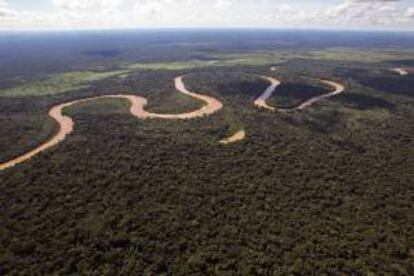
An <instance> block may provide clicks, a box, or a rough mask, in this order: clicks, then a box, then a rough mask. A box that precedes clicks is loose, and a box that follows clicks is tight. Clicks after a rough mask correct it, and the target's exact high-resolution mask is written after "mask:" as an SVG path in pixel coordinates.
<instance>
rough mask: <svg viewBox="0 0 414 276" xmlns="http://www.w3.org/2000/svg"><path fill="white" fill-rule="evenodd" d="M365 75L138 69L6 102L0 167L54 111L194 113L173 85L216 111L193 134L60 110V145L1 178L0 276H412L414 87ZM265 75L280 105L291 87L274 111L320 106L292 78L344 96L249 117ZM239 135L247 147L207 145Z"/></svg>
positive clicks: (1, 105) (362, 68)
mask: <svg viewBox="0 0 414 276" xmlns="http://www.w3.org/2000/svg"><path fill="white" fill-rule="evenodd" d="M275 60H276V59H275ZM269 61H273V60H269ZM385 66H387V64H384V63H378V64H374V65H372V67H373V68H376V69H377V68H383V67H385ZM367 67H369V65H367V64H362V65H361V64H360V63H347V64H346V65H344V64H343V63H342V62H335V61H329V62H326V63H325V62H322V61H319V60H318V61H315V60H303V59H300V60H291V61H289V62H288V63H286V64H284V65H283V66H279V67H278V70H277V71H276V72H269V69H268V66H267V65H266V66H240V65H237V66H229V67H224V66H223V67H222V66H207V67H202V68H201V67H200V68H196V67H194V68H192V69H191V70H188V67H181V69H184V68H185V69H186V70H183V71H170V70H165V71H162V70H160V71H154V70H139V71H137V72H130V73H129V74H128V76H126V77H125V79H122V80H121V79H119V77H118V75H114V76H113V78H106V79H104V80H101V81H99V82H92V83H91V84H90V86H91V89H90V90H89V91H88V92H87V93H88V94H85V93H86V92H77V93H78V94H76V93H66V94H61V95H56V96H54V97H33V98H4V99H2V100H1V101H0V114H1V116H0V118H2V121H1V125H2V128H1V129H0V137H1V141H0V145H1V146H2V147H3V148H2V149H0V153H1V154H2V158H3V159H6V158H7V157H11V156H15V155H16V154H19V153H20V151H21V150H22V149H29V148H31V147H32V145H33V143H37V142H38V141H37V142H32V140H33V139H36V138H37V137H40V138H42V135H41V134H40V133H47V132H48V131H45V130H42V128H43V125H44V121H45V118H46V114H45V112H46V110H48V108H49V107H50V106H52V105H53V104H56V103H60V102H66V101H70V100H74V99H77V98H80V97H86V96H95V95H100V94H102V93H103V94H105V93H107V94H111V93H113V91H123V92H125V93H131V94H138V95H142V96H144V97H146V98H148V100H149V103H150V106H149V108H150V109H151V110H156V111H157V112H181V111H182V110H188V109H194V108H195V107H197V106H199V104H200V103H198V102H197V101H194V100H191V99H189V98H187V97H184V96H182V95H180V94H179V93H177V92H176V91H174V88H173V82H172V80H173V78H174V77H175V76H177V75H179V74H184V73H189V74H187V77H186V80H185V81H186V84H187V86H188V88H189V89H190V90H193V91H197V92H200V93H205V94H209V95H212V96H214V97H217V98H219V99H220V100H221V101H222V102H223V103H224V108H223V110H221V111H220V112H218V113H217V114H214V115H213V116H210V117H207V118H201V119H195V120H189V121H166V120H137V119H136V118H134V117H133V116H131V115H130V114H129V113H128V112H127V111H128V108H127V107H128V103H127V102H126V101H123V100H99V101H96V102H88V103H84V104H79V105H77V106H74V107H71V108H69V109H68V110H67V111H66V112H68V113H69V114H70V115H71V116H72V117H73V118H74V121H75V122H76V129H75V132H74V133H73V134H71V135H70V136H69V137H68V139H67V140H65V141H64V142H63V143H62V144H60V145H59V146H57V147H55V148H53V149H50V150H48V151H47V152H45V153H43V154H41V155H39V156H37V157H36V158H34V159H33V160H31V161H30V162H27V163H24V164H22V165H20V166H18V167H16V168H12V169H10V170H6V171H2V172H0V179H1V181H0V189H1V191H2V193H0V202H2V203H3V204H2V206H1V210H2V212H0V221H1V224H0V245H1V246H0V274H2V275H3V274H4V275H9V274H10V275H14V274H59V275H83V274H85V275H342V274H343V275H377V274H378V275H381V274H389V275H399V274H402V275H404V274H406V275H411V274H413V272H414V267H413V258H414V248H413V245H414V235H413V233H414V228H413V225H414V220H413V216H412V214H413V211H414V210H413V204H412V190H413V187H412V183H413V182H412V179H413V178H414V144H413V143H414V140H413V131H414V129H413V126H414V95H413V94H412V87H413V86H412V84H413V80H414V78H413V76H412V75H409V76H407V77H405V78H402V77H401V76H398V75H393V74H391V73H390V72H388V71H387V70H370V69H369V68H368V69H367ZM164 69H166V68H164ZM263 74H272V75H274V76H277V77H281V78H283V79H284V80H286V82H287V84H286V87H284V88H283V87H281V88H282V90H281V91H280V92H281V95H277V94H276V95H275V97H274V98H273V99H272V101H276V102H279V101H280V99H279V98H278V96H282V97H283V96H289V91H288V90H290V89H293V90H294V91H291V94H290V95H293V97H292V98H289V99H287V100H286V104H291V101H297V100H300V101H302V100H306V98H308V97H310V96H313V95H314V94H315V93H316V94H318V93H320V92H322V91H323V92H326V88H324V87H321V86H320V84H318V82H313V81H310V80H309V79H306V78H304V77H303V76H302V74H303V75H304V76H309V77H312V78H313V77H315V78H324V79H335V80H338V81H341V82H342V83H344V84H345V85H346V87H347V91H346V93H344V94H341V95H339V96H336V97H333V98H331V99H329V100H326V101H323V102H320V103H318V104H315V105H314V106H312V107H310V108H309V109H307V110H305V111H302V112H293V113H289V114H284V113H273V112H268V111H264V110H259V109H257V108H255V107H254V105H253V101H254V99H256V97H257V96H258V95H259V94H261V93H262V92H263V90H264V89H265V88H266V87H267V86H268V83H266V82H265V81H263V80H262V79H260V78H259V77H257V75H263ZM322 88H323V89H322ZM239 128H244V129H246V131H247V139H246V140H245V141H242V142H240V143H237V144H233V145H229V146H222V145H219V144H218V143H217V141H219V140H220V139H221V138H223V137H226V136H227V135H229V134H231V133H232V132H233V131H235V130H238V129H239ZM50 130H51V129H49V131H50ZM49 135H50V133H49ZM19 137H20V138H19ZM22 137H23V138H22ZM43 138H44V136H43ZM19 139H20V140H19ZM11 145H13V146H11Z"/></svg>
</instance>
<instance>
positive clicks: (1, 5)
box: [0, 0, 15, 20]
mask: <svg viewBox="0 0 414 276" xmlns="http://www.w3.org/2000/svg"><path fill="white" fill-rule="evenodd" d="M14 16H15V13H14V12H13V10H11V9H10V8H9V5H8V4H7V3H6V2H5V1H2V0H0V20H1V19H5V18H11V17H14Z"/></svg>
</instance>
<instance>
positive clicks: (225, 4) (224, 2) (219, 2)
mask: <svg viewBox="0 0 414 276" xmlns="http://www.w3.org/2000/svg"><path fill="white" fill-rule="evenodd" d="M233 5H234V0H216V2H215V4H214V6H215V7H216V8H217V9H219V10H225V9H229V8H231V7H232V6H233Z"/></svg>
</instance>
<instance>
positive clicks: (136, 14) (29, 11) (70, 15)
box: [0, 0, 414, 31]
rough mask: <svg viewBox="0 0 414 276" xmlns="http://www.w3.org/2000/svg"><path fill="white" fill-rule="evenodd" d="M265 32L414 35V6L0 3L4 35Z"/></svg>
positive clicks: (232, 0) (362, 2) (390, 1)
mask: <svg viewBox="0 0 414 276" xmlns="http://www.w3.org/2000/svg"><path fill="white" fill-rule="evenodd" d="M150 27H155V28H165V27H191V28H193V27H206V28H210V27H228V28H234V27H237V28H243V27H260V28H300V29H304V28H306V29H308V28H309V29H312V28H315V29H357V30H371V29H378V30H384V29H385V30H412V31H414V0H0V29H3V30H16V29H24V30H48V29H52V30H54V29H118V28H121V29H122V28H150Z"/></svg>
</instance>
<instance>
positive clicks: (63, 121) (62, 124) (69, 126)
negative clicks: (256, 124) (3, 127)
mask: <svg viewBox="0 0 414 276" xmlns="http://www.w3.org/2000/svg"><path fill="white" fill-rule="evenodd" d="M175 87H176V89H177V90H178V91H180V92H181V93H183V94H186V95H188V96H190V97H193V98H196V99H199V100H202V101H204V102H205V105H204V106H203V107H202V108H200V109H198V110H195V111H193V112H189V113H183V114H158V113H151V112H147V111H145V109H144V108H145V106H146V105H147V99H145V98H143V97H140V96H135V95H122V94H120V95H105V96H98V97H93V98H87V99H80V100H76V101H72V102H68V103H63V104H59V105H56V106H54V107H52V108H51V109H50V111H49V116H50V117H51V118H52V119H53V120H55V121H56V122H57V123H58V124H59V130H58V132H57V133H56V134H55V135H54V136H53V137H52V138H51V139H50V140H48V141H46V142H45V143H43V144H41V145H40V146H38V147H36V148H35V149H33V150H31V151H29V152H27V153H25V154H23V155H21V156H19V157H16V158H14V159H12V160H10V161H7V162H5V163H1V164H0V170H4V169H7V168H10V167H13V166H15V165H17V164H20V163H23V162H25V161H28V160H30V159H31V158H33V157H34V156H35V155H37V154H39V153H41V152H43V151H45V150H47V149H49V148H51V147H53V146H56V145H57V144H59V143H60V142H62V141H63V140H65V139H66V137H67V136H68V135H69V134H70V133H72V132H73V129H74V122H73V120H72V118H70V117H68V116H65V115H63V111H64V109H65V108H66V107H70V106H73V105H75V104H79V103H83V102H89V101H94V100H98V99H108V98H109V99H126V100H128V101H129V102H130V103H131V108H130V112H131V114H132V115H134V116H135V117H137V118H138V119H154V118H158V119H167V120H186V119H193V118H198V117H204V116H208V115H211V114H213V113H215V112H217V111H219V110H220V109H221V108H222V107H223V104H222V103H221V102H220V101H218V100H216V99H215V98H213V97H210V96H206V95H200V94H196V93H193V92H190V91H188V90H187V88H186V87H185V85H184V82H183V76H180V77H177V78H176V79H175Z"/></svg>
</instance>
